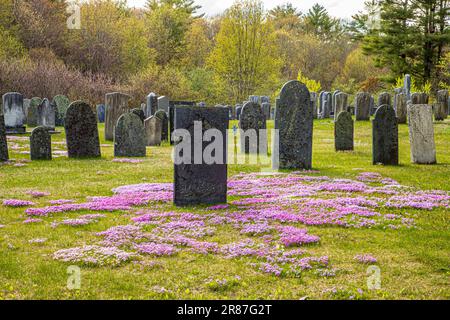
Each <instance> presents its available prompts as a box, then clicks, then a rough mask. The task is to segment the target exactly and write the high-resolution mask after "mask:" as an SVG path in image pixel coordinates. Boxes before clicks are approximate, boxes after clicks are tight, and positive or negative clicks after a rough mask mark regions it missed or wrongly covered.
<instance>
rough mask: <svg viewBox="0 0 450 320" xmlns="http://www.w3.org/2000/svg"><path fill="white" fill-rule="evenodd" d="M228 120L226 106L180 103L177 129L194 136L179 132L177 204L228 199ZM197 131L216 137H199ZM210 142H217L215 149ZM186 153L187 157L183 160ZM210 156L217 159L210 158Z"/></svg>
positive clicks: (212, 202)
mask: <svg viewBox="0 0 450 320" xmlns="http://www.w3.org/2000/svg"><path fill="white" fill-rule="evenodd" d="M228 123H229V120H228V113H227V110H226V109H223V108H199V107H179V108H177V109H176V116H175V128H176V129H177V133H178V134H179V133H180V131H178V130H180V129H181V130H186V131H184V132H185V133H189V134H190V137H191V139H190V141H187V140H182V138H181V137H180V136H178V137H177V140H178V142H177V146H176V147H175V183H174V203H175V205H177V206H186V205H196V204H208V205H212V204H218V203H226V202H227V129H228ZM194 131H196V132H198V131H199V132H200V134H201V135H202V136H204V135H205V134H206V135H208V134H212V135H213V137H211V136H210V139H202V137H196V136H195V135H194ZM178 134H177V135H178ZM197 135H198V134H197ZM180 138H181V139H180ZM199 138H200V142H199V141H198V139H199ZM212 140H214V141H212ZM211 146H217V148H214V149H213V150H214V151H212V150H211ZM186 148H187V149H188V150H186ZM180 149H181V150H180ZM189 149H190V151H189ZM202 155H203V156H202ZM185 156H186V157H187V159H186V161H181V160H182V159H184V158H185ZM205 156H206V157H205ZM210 156H213V157H214V159H210Z"/></svg>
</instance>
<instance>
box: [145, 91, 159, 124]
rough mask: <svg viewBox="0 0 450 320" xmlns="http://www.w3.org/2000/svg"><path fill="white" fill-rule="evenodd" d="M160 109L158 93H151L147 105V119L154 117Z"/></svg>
mask: <svg viewBox="0 0 450 320" xmlns="http://www.w3.org/2000/svg"><path fill="white" fill-rule="evenodd" d="M157 108H158V96H157V94H156V93H154V92H151V93H150V94H149V95H148V96H147V105H146V107H145V110H144V111H145V112H144V114H145V118H149V117H150V116H152V115H154V114H155V112H156V111H157Z"/></svg>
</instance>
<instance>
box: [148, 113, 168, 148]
mask: <svg viewBox="0 0 450 320" xmlns="http://www.w3.org/2000/svg"><path fill="white" fill-rule="evenodd" d="M163 112H164V111H163ZM144 129H145V139H146V145H147V146H160V145H161V140H162V120H161V118H159V117H158V116H156V114H155V115H154V116H151V117H150V118H147V119H145V121H144Z"/></svg>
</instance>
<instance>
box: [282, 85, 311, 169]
mask: <svg viewBox="0 0 450 320" xmlns="http://www.w3.org/2000/svg"><path fill="white" fill-rule="evenodd" d="M310 100H311V99H310V94H309V91H308V88H306V86H305V85H304V84H303V83H301V82H299V81H295V80H294V81H289V82H288V83H286V84H285V85H284V86H283V88H282V89H281V93H280V101H279V103H278V105H277V108H276V111H275V129H278V130H279V143H278V148H276V146H275V151H274V152H273V153H274V156H275V154H276V153H277V152H278V154H279V168H280V169H311V167H312V138H313V114H312V108H311V101H310ZM277 149H278V150H277ZM275 159H276V158H274V166H275V167H276V165H277V163H276V161H275Z"/></svg>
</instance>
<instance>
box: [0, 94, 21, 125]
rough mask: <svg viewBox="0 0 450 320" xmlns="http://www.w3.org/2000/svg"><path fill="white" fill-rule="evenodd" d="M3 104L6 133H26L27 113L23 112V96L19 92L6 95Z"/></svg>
mask: <svg viewBox="0 0 450 320" xmlns="http://www.w3.org/2000/svg"><path fill="white" fill-rule="evenodd" d="M2 103H3V116H4V118H5V127H6V131H8V132H11V133H24V132H25V126H24V123H25V113H24V111H23V96H22V94H20V93H18V92H9V93H5V94H4V95H3V97H2Z"/></svg>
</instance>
